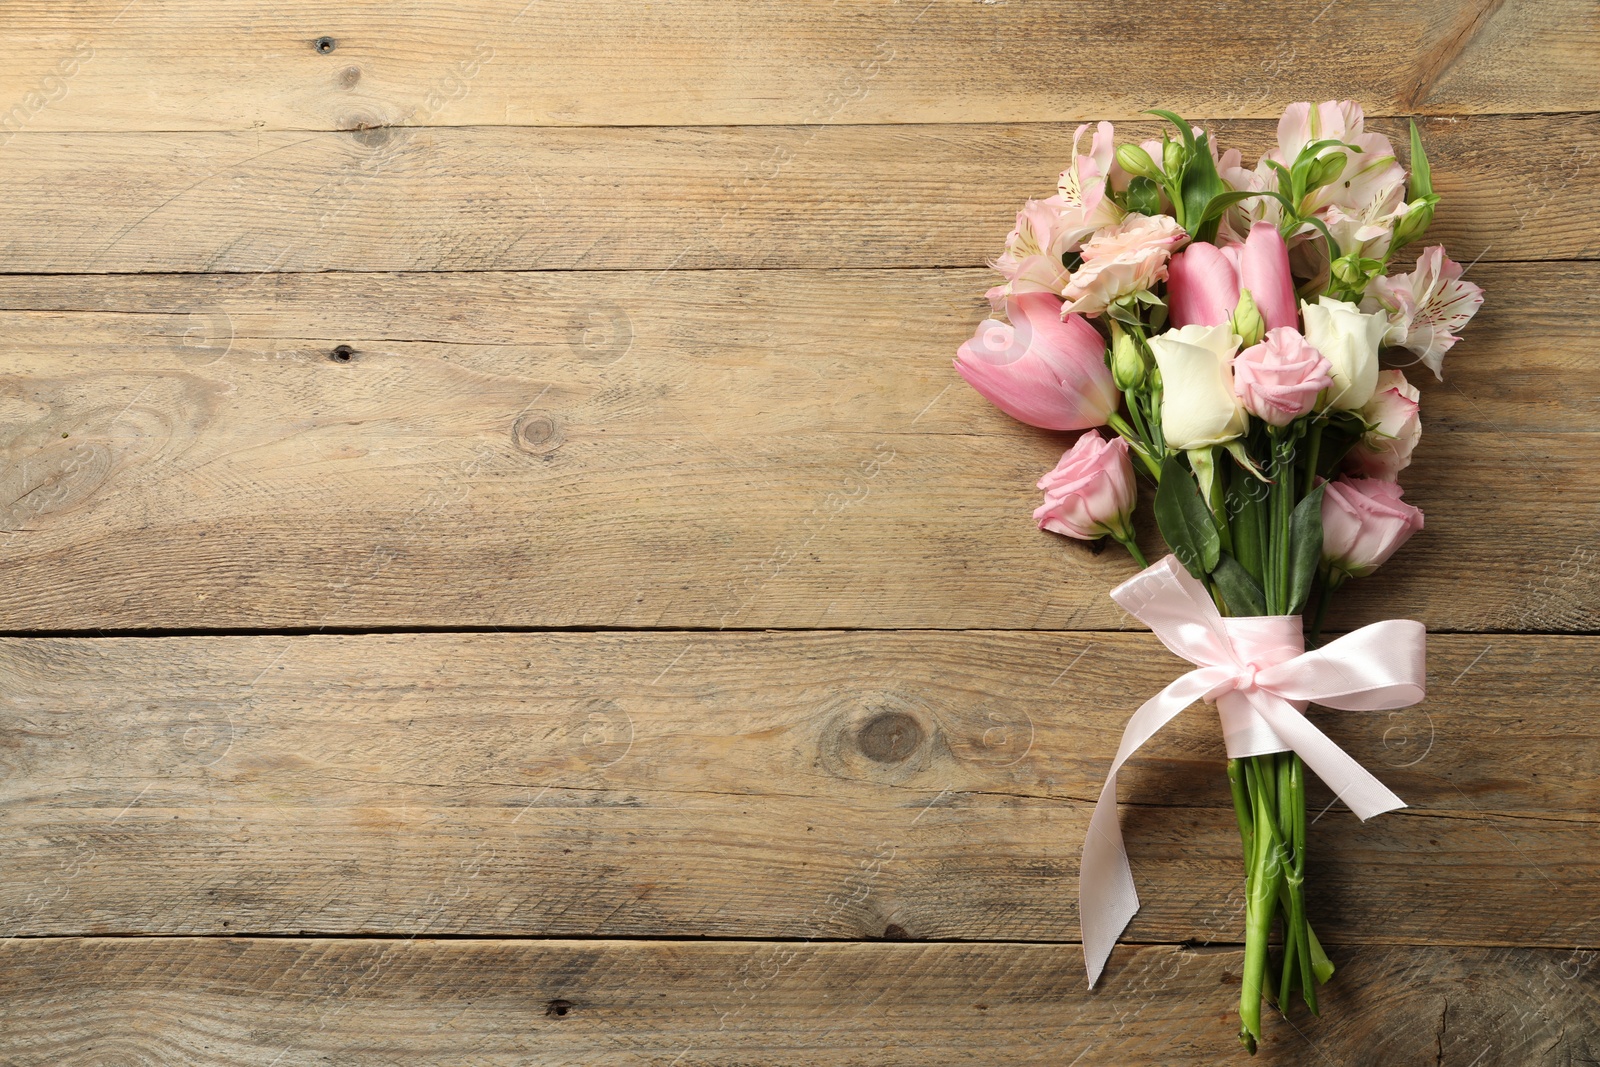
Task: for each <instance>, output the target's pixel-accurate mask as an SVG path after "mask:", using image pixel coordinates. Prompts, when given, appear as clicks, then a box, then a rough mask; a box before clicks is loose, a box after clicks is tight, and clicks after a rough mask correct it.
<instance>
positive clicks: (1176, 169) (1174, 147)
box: [1161, 141, 1184, 176]
mask: <svg viewBox="0 0 1600 1067" xmlns="http://www.w3.org/2000/svg"><path fill="white" fill-rule="evenodd" d="M1183 163H1184V159H1183V145H1181V144H1179V143H1178V142H1177V141H1168V142H1167V143H1166V146H1165V147H1164V148H1162V150H1161V166H1162V169H1163V170H1165V171H1166V172H1167V173H1168V174H1171V175H1173V176H1177V175H1179V174H1182V173H1183Z"/></svg>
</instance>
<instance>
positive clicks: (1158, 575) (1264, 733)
mask: <svg viewBox="0 0 1600 1067" xmlns="http://www.w3.org/2000/svg"><path fill="white" fill-rule="evenodd" d="M1111 598H1112V599H1113V600H1115V601H1116V602H1117V603H1118V604H1120V605H1121V606H1122V607H1123V608H1124V609H1125V610H1126V611H1127V612H1129V613H1130V614H1131V615H1133V616H1134V617H1135V618H1137V619H1139V620H1140V621H1142V622H1143V623H1145V624H1146V625H1147V626H1149V627H1150V629H1151V630H1153V631H1155V634H1156V636H1157V637H1159V638H1160V639H1161V643H1162V644H1164V645H1166V646H1167V648H1169V649H1171V650H1172V652H1173V653H1175V654H1176V655H1178V656H1181V657H1183V658H1184V659H1186V660H1188V661H1189V662H1190V663H1193V664H1194V665H1195V669H1194V670H1192V671H1190V672H1189V673H1188V674H1185V675H1184V676H1183V677H1181V678H1179V679H1178V680H1177V681H1175V682H1173V683H1172V684H1171V685H1169V686H1167V687H1166V688H1165V689H1163V690H1162V691H1161V692H1159V693H1157V694H1156V695H1155V696H1153V697H1151V698H1150V699H1149V700H1147V701H1145V703H1144V706H1143V707H1141V708H1140V709H1139V710H1138V711H1136V712H1134V713H1133V717H1132V718H1131V719H1129V720H1128V725H1127V727H1126V728H1125V729H1124V730H1123V733H1122V744H1121V745H1120V746H1119V747H1118V748H1117V756H1116V759H1114V760H1112V761H1111V771H1110V773H1109V774H1108V775H1107V776H1106V784H1105V786H1104V787H1103V788H1102V789H1101V790H1100V801H1099V803H1097V804H1096V805H1095V809H1094V815H1093V817H1091V818H1090V820H1089V833H1088V835H1087V837H1086V838H1085V839H1084V843H1083V865H1082V868H1081V872H1080V875H1079V882H1078V920H1079V922H1080V924H1081V926H1082V929H1083V957H1084V963H1085V965H1086V966H1087V968H1088V971H1089V985H1090V987H1091V988H1093V986H1094V984H1095V982H1096V981H1097V980H1098V979H1099V977H1100V972H1101V971H1102V970H1104V968H1105V964H1106V959H1107V957H1109V956H1110V955H1111V949H1112V946H1114V945H1115V944H1116V942H1117V938H1118V937H1120V936H1121V935H1122V931H1123V930H1124V929H1125V928H1126V927H1127V925H1128V922H1129V920H1131V919H1132V918H1133V916H1134V913H1135V912H1137V911H1138V910H1139V894H1138V893H1137V892H1136V891H1135V890H1134V887H1133V871H1132V870H1131V869H1130V868H1129V866H1128V853H1127V850H1126V849H1124V848H1123V845H1122V827H1121V825H1120V824H1119V823H1118V821H1117V771H1118V770H1120V769H1121V767H1122V764H1123V762H1124V761H1126V760H1127V759H1128V757H1130V756H1132V755H1133V754H1134V753H1135V752H1137V751H1138V750H1139V746H1140V745H1142V744H1144V743H1145V742H1146V741H1148V740H1149V739H1150V738H1151V737H1152V736H1154V735H1155V733H1156V731H1158V730H1160V729H1161V728H1162V727H1163V726H1165V725H1166V724H1167V723H1169V722H1171V721H1172V719H1173V718H1174V717H1176V716H1177V714H1178V713H1179V712H1181V711H1183V710H1184V709H1185V708H1187V707H1189V706H1190V705H1191V704H1193V703H1194V702H1195V701H1197V700H1204V701H1208V702H1215V703H1216V705H1217V714H1218V716H1219V717H1220V718H1221V720H1222V733H1223V739H1224V741H1225V742H1226V744H1227V749H1228V756H1229V757H1230V758H1239V757H1243V756H1259V755H1264V754H1266V753H1269V752H1285V751H1290V750H1293V751H1295V752H1298V753H1299V754H1300V758H1301V759H1303V760H1305V762H1306V766H1308V767H1310V768H1311V769H1312V770H1314V771H1316V772H1317V775H1318V776H1319V777H1320V778H1321V779H1322V780H1323V781H1324V782H1326V783H1327V784H1328V785H1329V787H1330V788H1332V789H1333V791H1334V793H1336V794H1337V795H1338V797H1339V799H1341V800H1343V801H1344V802H1345V803H1346V804H1348V805H1349V806H1350V810H1351V811H1353V812H1355V813H1356V815H1358V816H1359V817H1360V818H1361V819H1363V820H1365V819H1370V818H1371V817H1372V816H1374V815H1377V814H1379V813H1380V812H1385V811H1391V810H1393V809H1395V808H1403V807H1405V803H1404V801H1402V800H1401V799H1400V798H1399V797H1397V796H1395V795H1394V794H1393V793H1391V792H1389V790H1388V789H1387V788H1386V787H1385V786H1384V784H1383V783H1382V782H1380V781H1378V780H1377V779H1376V778H1374V777H1373V776H1372V775H1371V774H1369V773H1367V771H1366V770H1365V769H1364V768H1363V767H1362V766H1361V765H1360V764H1359V763H1357V762H1356V761H1355V760H1354V759H1351V758H1350V756H1349V755H1348V754H1346V753H1345V751H1344V750H1343V749H1341V748H1340V747H1339V746H1338V745H1336V744H1334V743H1333V742H1332V741H1331V740H1329V739H1328V737H1327V736H1326V735H1325V734H1324V733H1323V732H1322V731H1321V730H1318V729H1317V728H1316V727H1315V726H1313V725H1312V724H1311V721H1310V720H1309V719H1307V718H1306V717H1305V716H1304V715H1303V714H1301V713H1302V712H1304V711H1305V709H1306V707H1307V705H1308V704H1310V703H1312V702H1315V703H1317V704H1321V705H1323V706H1325V707H1329V708H1338V709H1340V710H1343V711H1383V710H1387V709H1390V708H1403V707H1406V706H1407V705H1410V704H1415V703H1416V702H1417V701H1419V700H1421V699H1422V698H1423V696H1424V695H1425V690H1424V682H1425V679H1426V675H1425V673H1424V669H1423V658H1424V653H1425V651H1426V642H1427V631H1426V630H1424V628H1423V626H1422V624H1421V623H1420V622H1412V621H1410V620H1409V619H1391V620H1389V621H1387V622H1377V623H1373V624H1372V625H1371V626H1363V627H1362V628H1361V629H1359V630H1356V631H1355V632H1354V633H1349V634H1346V635H1345V636H1343V637H1341V638H1339V639H1338V640H1336V641H1331V642H1329V643H1328V644H1326V645H1324V646H1323V647H1322V648H1319V649H1315V650H1314V651H1311V652H1305V651H1303V649H1304V648H1305V643H1304V639H1303V637H1302V634H1301V621H1300V617H1299V616H1298V615H1278V616H1261V617H1255V618H1237V619H1231V618H1230V619H1225V618H1223V617H1222V616H1221V615H1220V614H1219V613H1218V611H1217V608H1216V605H1215V604H1213V603H1212V601H1211V597H1210V596H1209V595H1208V594H1207V593H1206V590H1205V586H1203V585H1201V584H1200V582H1198V581H1197V580H1195V579H1194V578H1192V577H1190V575H1189V573H1188V572H1187V571H1186V570H1184V568H1183V565H1182V564H1180V563H1179V562H1178V558H1177V557H1176V556H1168V557H1166V558H1165V559H1163V560H1161V561H1160V562H1159V563H1156V564H1154V565H1152V566H1150V567H1147V568H1146V569H1144V570H1143V571H1140V572H1139V573H1138V574H1136V575H1134V576H1133V577H1132V578H1130V579H1128V580H1127V581H1126V582H1124V583H1122V584H1121V585H1119V586H1118V587H1117V588H1116V589H1113V590H1112V591H1111Z"/></svg>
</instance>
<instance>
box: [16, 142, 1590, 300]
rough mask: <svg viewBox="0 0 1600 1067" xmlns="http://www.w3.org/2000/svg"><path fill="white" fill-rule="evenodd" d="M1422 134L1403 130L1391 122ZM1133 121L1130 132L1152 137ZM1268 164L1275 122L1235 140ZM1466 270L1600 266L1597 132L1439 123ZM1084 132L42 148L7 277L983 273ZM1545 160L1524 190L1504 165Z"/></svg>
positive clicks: (34, 147) (1438, 172) (1438, 175)
mask: <svg viewBox="0 0 1600 1067" xmlns="http://www.w3.org/2000/svg"><path fill="white" fill-rule="evenodd" d="M1375 125H1376V126H1378V127H1379V128H1382V129H1384V130H1386V131H1387V132H1389V133H1390V134H1391V135H1393V136H1396V137H1404V136H1405V132H1404V131H1405V125H1404V123H1403V122H1400V121H1399V120H1397V119H1388V120H1382V121H1380V122H1378V123H1376V124H1375ZM1155 129H1156V128H1155V126H1154V125H1152V124H1149V123H1143V124H1134V125H1133V126H1131V127H1130V128H1129V135H1130V136H1135V135H1145V136H1148V135H1153V134H1154V133H1155ZM1217 131H1218V137H1219V140H1220V142H1221V143H1223V144H1233V145H1238V146H1239V147H1241V148H1244V149H1248V150H1249V154H1250V155H1251V156H1252V157H1254V156H1255V155H1256V154H1257V153H1258V152H1259V151H1260V150H1261V149H1262V148H1264V147H1266V146H1267V145H1268V144H1269V143H1271V142H1272V140H1273V136H1274V135H1273V132H1272V131H1273V125H1272V124H1271V123H1268V122H1259V121H1257V122H1242V123H1223V124H1218V126H1217ZM1426 136H1427V144H1428V150H1429V156H1430V160H1431V161H1432V163H1433V169H1434V174H1435V187H1436V188H1437V189H1438V191H1439V192H1440V193H1441V194H1442V195H1443V197H1444V205H1443V207H1442V209H1441V211H1440V213H1439V216H1438V218H1437V220H1436V223H1435V227H1434V231H1433V234H1432V238H1433V239H1435V240H1438V241H1442V242H1444V243H1445V244H1446V245H1447V246H1448V247H1449V248H1450V250H1451V252H1452V253H1453V254H1454V255H1455V256H1456V257H1457V258H1458V259H1459V260H1460V261H1461V262H1471V261H1474V260H1477V259H1479V258H1481V259H1482V260H1483V261H1485V262H1489V261H1496V260H1500V261H1503V260H1544V259H1572V258H1592V257H1594V256H1596V255H1597V254H1600V224H1597V223H1596V221H1595V216H1594V213H1593V212H1592V211H1590V210H1588V208H1589V206H1590V205H1592V204H1593V203H1594V202H1595V200H1596V198H1597V197H1600V168H1596V167H1593V166H1589V165H1587V164H1588V163H1589V162H1591V161H1592V160H1593V159H1594V157H1595V155H1596V153H1597V152H1600V114H1586V115H1566V116H1535V117H1526V116H1522V117H1506V116H1492V115H1491V116H1479V117H1469V118H1460V119H1454V118H1453V119H1439V120H1435V121H1432V122H1429V123H1427V134H1426ZM1071 141H1072V127H1071V126H1067V125H1056V124H1033V125H1018V126H1004V125H996V124H983V125H908V126H890V127H883V126H783V127H743V128H741V127H694V128H666V129H662V128H631V129H506V128H498V129H496V128H481V127H474V128H463V129H398V128H387V127H384V128H377V129H359V130H354V131H352V132H322V133H304V132H294V133H289V132H278V133H267V132H260V131H249V132H236V133H147V134H137V135H129V134H116V133H104V134H94V133H42V132H33V131H25V132H23V133H21V134H18V135H17V136H16V137H15V138H14V139H13V141H12V142H11V144H10V145H9V146H7V147H6V148H5V150H4V151H5V152H6V153H7V171H8V173H7V196H6V197H5V198H4V200H3V201H0V234H3V235H4V236H3V238H0V265H3V267H4V269H5V270H6V271H9V272H47V273H58V272H67V273H92V272H129V271H201V272H204V271H230V272H241V273H247V274H253V273H257V272H263V271H279V272H283V271H322V270H361V271H387V270H529V269H560V270H567V269H578V268H584V269H618V270H651V271H656V270H664V269H667V268H679V269H682V268H696V267H708V268H732V267H763V268H773V267H936V266H981V265H983V264H985V263H987V262H988V261H989V260H990V259H992V258H993V257H994V256H995V255H996V254H997V253H998V252H999V250H1000V247H1001V243H1002V241H1003V239H1004V236H1005V234H1006V232H1007V231H1008V230H1009V229H1011V227H1012V225H1013V222H1014V219H1015V217H1016V211H1017V209H1018V207H1019V206H1021V204H1022V202H1023V201H1024V200H1025V199H1026V198H1028V197H1030V196H1034V197H1036V196H1041V195H1044V194H1046V193H1051V192H1053V191H1054V189H1055V176H1056V175H1057V173H1059V171H1060V170H1061V167H1062V166H1063V163H1064V160H1065V159H1066V157H1067V155H1068V154H1070V147H1069V146H1070V145H1071ZM1508 159H1512V160H1538V161H1539V169H1538V170H1537V172H1534V173H1533V174H1532V176H1531V177H1530V172H1529V171H1528V170H1526V169H1519V168H1518V167H1509V166H1507V163H1506V161H1507V160H1508Z"/></svg>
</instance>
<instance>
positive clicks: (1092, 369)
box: [955, 293, 1120, 430]
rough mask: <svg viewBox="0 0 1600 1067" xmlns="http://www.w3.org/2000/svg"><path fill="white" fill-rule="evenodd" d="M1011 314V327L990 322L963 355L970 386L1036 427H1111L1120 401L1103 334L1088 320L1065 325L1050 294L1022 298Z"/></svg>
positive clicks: (958, 363)
mask: <svg viewBox="0 0 1600 1067" xmlns="http://www.w3.org/2000/svg"><path fill="white" fill-rule="evenodd" d="M1005 307H1006V315H1007V317H1008V318H1010V319H1011V324H1010V325H1008V324H1006V323H1004V322H999V321H997V320H995V319H985V320H984V321H983V322H980V323H979V324H978V329H977V332H976V333H974V334H973V337H972V340H970V341H968V342H967V343H966V344H964V345H962V346H961V349H960V351H959V352H958V353H957V354H956V360H955V367H956V370H957V371H958V372H959V373H960V374H961V376H962V377H963V378H965V379H966V380H967V384H968V385H970V386H972V387H973V388H974V389H976V390H977V391H978V392H980V393H982V394H983V395H984V396H985V397H987V398H988V399H989V401H990V402H991V403H993V404H994V406H995V407H997V408H999V409H1000V410H1001V411H1003V412H1005V413H1006V414H1007V415H1010V416H1011V417H1012V418H1014V419H1018V420H1020V421H1022V422H1025V423H1028V424H1029V425H1030V426H1041V427H1043V428H1045V429H1047V430H1085V429H1088V428H1090V427H1092V426H1104V425H1105V424H1106V422H1107V421H1108V420H1109V418H1110V417H1111V414H1112V412H1114V411H1116V410H1117V404H1118V402H1119V400H1120V396H1119V394H1118V393H1117V387H1116V385H1115V384H1114V383H1113V382H1112V380H1111V371H1110V369H1109V368H1107V367H1106V359H1105V354H1106V347H1105V342H1104V341H1103V340H1101V338H1100V334H1099V332H1098V331H1096V330H1095V328H1094V327H1093V326H1090V325H1089V323H1088V322H1086V321H1085V320H1084V319H1083V317H1082V316H1080V315H1068V316H1066V317H1065V318H1062V315H1061V300H1060V298H1059V297H1056V296H1053V295H1051V294H1050V293H1019V294H1016V295H1013V296H1010V297H1008V298H1007V299H1006V302H1005Z"/></svg>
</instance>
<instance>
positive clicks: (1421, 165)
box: [1407, 120, 1433, 200]
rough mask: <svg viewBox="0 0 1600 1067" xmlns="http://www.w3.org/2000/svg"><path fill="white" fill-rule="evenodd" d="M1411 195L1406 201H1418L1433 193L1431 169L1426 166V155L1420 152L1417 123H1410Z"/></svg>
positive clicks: (1420, 140) (1419, 134)
mask: <svg viewBox="0 0 1600 1067" xmlns="http://www.w3.org/2000/svg"><path fill="white" fill-rule="evenodd" d="M1410 189H1411V194H1410V196H1408V197H1407V199H1408V200H1420V199H1422V198H1423V197H1425V196H1428V195H1430V194H1431V193H1432V192H1433V168H1431V167H1429V166H1428V153H1426V152H1424V151H1423V150H1422V134H1421V133H1419V132H1417V123H1416V121H1415V120H1412V123H1411V186H1410Z"/></svg>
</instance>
